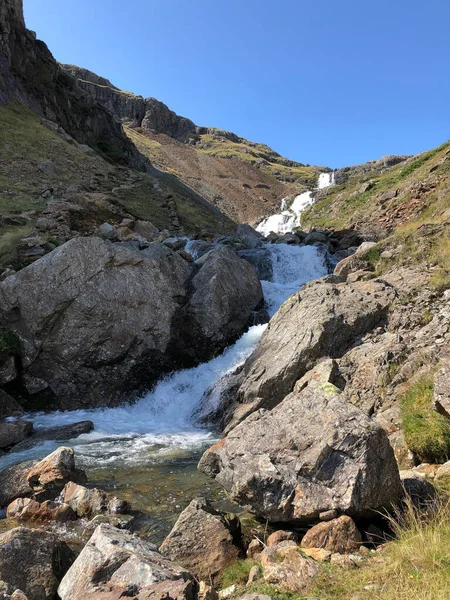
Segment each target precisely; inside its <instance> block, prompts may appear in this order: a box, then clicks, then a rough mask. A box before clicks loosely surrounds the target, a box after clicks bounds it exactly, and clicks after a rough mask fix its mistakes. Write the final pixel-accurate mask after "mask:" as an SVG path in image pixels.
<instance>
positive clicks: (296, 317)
mask: <svg viewBox="0 0 450 600" xmlns="http://www.w3.org/2000/svg"><path fill="white" fill-rule="evenodd" d="M333 281H334V280H333V278H332V277H328V278H324V279H321V280H318V281H316V282H313V283H310V284H307V285H305V286H304V287H303V288H302V289H301V290H300V291H299V292H298V293H296V294H294V295H293V296H291V297H290V298H289V299H288V300H287V301H286V302H285V303H284V304H283V305H282V306H281V308H280V309H279V311H278V312H277V313H276V315H275V316H274V317H273V318H272V320H271V322H270V324H269V327H268V328H267V330H266V331H265V332H264V334H263V336H262V338H261V341H260V343H259V345H258V347H257V349H256V351H255V352H254V353H253V354H252V355H251V356H250V358H249V359H248V360H247V361H246V363H245V366H244V370H243V374H242V378H243V382H242V384H241V386H240V388H239V391H238V394H237V399H238V402H239V403H240V404H241V405H242V406H239V404H238V405H237V411H236V413H235V417H234V423H237V422H239V421H240V420H242V419H243V418H245V416H246V415H248V414H249V413H251V412H252V411H254V410H256V409H258V408H261V407H263V408H269V409H270V408H273V407H274V406H276V405H277V404H278V403H279V402H280V401H281V400H282V399H283V398H284V397H285V396H286V395H287V394H289V393H290V392H291V391H292V389H293V387H294V383H295V382H296V381H297V379H299V378H300V377H302V376H303V375H304V374H305V373H306V372H307V371H308V370H310V369H311V368H312V367H313V366H314V364H315V363H316V362H317V361H318V360H319V359H320V358H322V357H325V356H330V357H338V356H342V354H343V353H344V352H345V350H346V349H347V348H348V347H349V345H350V344H352V343H353V342H355V341H356V340H357V339H358V338H359V337H360V336H361V335H362V334H364V333H366V332H367V331H370V330H371V329H372V328H373V327H374V326H375V325H377V324H378V323H382V322H383V321H384V320H385V319H386V316H387V312H388V308H389V305H390V304H391V302H392V301H393V300H394V298H395V295H396V294H395V291H394V288H392V287H390V286H389V285H387V284H386V283H384V282H383V281H378V280H374V281H367V282H358V283H354V284H346V283H337V284H336V283H334V282H333ZM234 423H233V422H232V424H234Z"/></svg>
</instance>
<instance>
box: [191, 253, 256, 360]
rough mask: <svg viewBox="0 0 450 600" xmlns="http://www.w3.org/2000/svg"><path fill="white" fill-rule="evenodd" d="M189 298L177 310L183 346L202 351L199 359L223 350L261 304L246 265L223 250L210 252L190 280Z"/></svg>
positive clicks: (252, 270) (254, 280)
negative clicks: (182, 328)
mask: <svg viewBox="0 0 450 600" xmlns="http://www.w3.org/2000/svg"><path fill="white" fill-rule="evenodd" d="M191 287H192V294H191V295H190V298H189V301H188V302H187V304H186V305H185V306H183V308H182V309H181V310H180V314H179V322H180V323H183V324H185V323H189V327H185V331H184V336H183V346H184V347H185V348H186V352H189V348H193V349H195V348H199V347H200V348H202V350H203V352H202V354H203V357H204V358H206V357H207V356H211V355H212V353H213V352H217V350H219V349H222V348H224V347H225V345H226V344H227V343H229V342H230V341H231V340H232V339H234V338H235V337H236V336H237V335H238V334H239V333H240V332H242V330H243V329H244V328H245V326H246V325H247V323H248V320H249V318H250V316H251V314H252V312H253V310H254V309H255V308H256V307H257V306H258V305H259V304H260V303H261V302H262V300H263V293H262V288H261V283H260V281H259V279H258V276H257V275H256V273H255V271H254V269H253V268H252V266H251V265H249V264H248V262H247V261H245V260H242V259H240V258H239V257H238V256H237V255H236V254H235V252H233V251H232V250H230V249H229V248H227V247H219V248H216V249H214V250H212V251H211V252H210V253H209V255H208V257H207V260H206V261H205V263H204V264H203V266H202V267H201V269H200V270H199V271H198V273H197V274H196V275H195V276H194V277H193V279H192V280H191Z"/></svg>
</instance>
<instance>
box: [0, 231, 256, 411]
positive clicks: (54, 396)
mask: <svg viewBox="0 0 450 600" xmlns="http://www.w3.org/2000/svg"><path fill="white" fill-rule="evenodd" d="M156 245H158V244H156ZM159 245H161V244H159ZM149 249H150V250H152V249H153V245H152V244H150V246H149V247H148V248H147V249H146V250H145V251H142V252H140V251H134V250H131V249H129V248H127V247H125V246H123V245H120V244H113V243H111V242H109V241H105V240H102V239H100V238H98V237H86V238H75V239H72V240H70V241H69V242H67V243H66V244H64V245H62V246H60V247H58V248H57V249H55V250H54V251H53V252H51V253H50V254H48V255H46V256H44V257H43V258H41V259H40V260H39V261H36V262H35V263H33V264H31V265H29V266H28V267H26V268H25V269H22V270H21V271H20V272H18V273H17V274H15V275H12V276H10V277H8V278H7V279H6V280H5V281H4V282H3V283H2V285H1V289H0V324H1V326H2V327H3V328H4V329H5V330H6V331H8V332H10V333H12V334H14V336H16V338H18V340H19V341H20V346H21V352H20V369H19V371H20V374H19V375H18V380H17V381H16V387H19V388H20V390H21V393H22V394H25V396H26V397H28V398H30V399H32V400H33V401H36V400H39V399H40V398H41V399H42V400H43V401H45V402H46V403H48V404H53V405H54V406H55V405H56V406H58V407H60V408H63V409H69V408H70V409H73V408H78V407H82V406H85V407H93V406H99V405H114V404H117V403H119V402H120V401H124V400H127V399H130V397H132V396H133V394H136V393H137V392H139V391H142V390H144V389H145V388H147V389H148V387H149V386H150V385H152V384H153V383H154V382H155V381H156V380H157V379H158V378H159V377H161V375H162V374H164V373H165V372H168V371H169V370H174V369H177V368H181V367H183V366H192V365H194V364H196V363H198V362H199V361H202V360H206V359H208V358H210V357H211V356H213V355H214V354H215V353H217V352H218V351H220V350H222V349H223V348H224V347H225V346H226V345H227V344H229V343H230V342H232V341H234V339H235V338H236V337H237V336H238V335H239V334H240V333H241V332H242V331H243V330H244V329H245V327H246V326H247V324H248V322H249V319H250V316H251V314H252V311H253V310H254V309H255V308H257V307H258V305H260V304H261V302H262V290H261V284H260V282H259V280H258V277H257V275H256V273H255V271H254V269H253V268H252V266H251V265H250V264H249V263H248V262H247V261H245V260H243V259H240V258H239V257H238V256H237V255H236V253H235V252H233V251H232V250H231V249H229V248H226V247H220V248H217V249H213V250H212V251H211V252H209V253H208V255H207V256H204V257H202V261H201V263H200V264H194V263H193V262H192V259H191V261H188V260H185V259H184V258H183V257H182V256H180V255H179V254H177V253H176V252H174V251H173V250H171V249H170V248H168V247H166V246H163V249H164V250H165V252H164V254H158V253H157V252H150V253H149V252H148V250H149ZM189 258H190V257H189Z"/></svg>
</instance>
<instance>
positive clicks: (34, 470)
mask: <svg viewBox="0 0 450 600" xmlns="http://www.w3.org/2000/svg"><path fill="white" fill-rule="evenodd" d="M26 479H27V482H28V484H29V486H30V487H31V489H32V494H33V497H34V499H35V500H39V501H43V500H53V499H55V498H56V497H57V496H58V495H59V494H60V493H61V492H62V490H63V489H64V486H65V485H66V483H68V482H69V481H74V482H78V483H86V473H85V472H84V471H82V470H80V469H77V468H76V466H75V455H74V451H73V449H72V448H65V447H64V446H61V447H59V448H57V449H56V450H55V451H54V452H52V453H51V454H49V455H48V456H46V457H45V458H43V459H42V460H41V461H39V462H38V463H37V464H35V465H34V466H33V467H31V469H30V470H29V471H28V472H27V473H26Z"/></svg>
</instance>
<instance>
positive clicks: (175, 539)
mask: <svg viewBox="0 0 450 600" xmlns="http://www.w3.org/2000/svg"><path fill="white" fill-rule="evenodd" d="M242 550H243V542H242V537H241V526H240V522H239V519H238V518H237V517H236V516H235V515H232V516H231V518H230V517H227V516H226V515H225V514H224V513H220V512H218V511H216V510H215V509H214V508H213V507H212V506H211V505H210V504H209V502H208V501H207V500H206V499H205V498H197V499H194V500H192V502H191V503H190V504H189V505H188V506H187V508H185V509H184V511H183V512H182V513H181V515H180V516H179V517H178V520H177V522H176V523H175V525H174V527H173V529H172V531H171V532H170V533H169V535H168V536H167V537H166V539H165V540H164V541H163V543H162V544H161V547H160V551H161V552H162V553H163V554H164V555H166V556H168V557H169V558H170V559H171V560H172V561H173V562H175V563H177V564H181V565H182V566H183V567H185V568H186V569H188V570H189V571H191V572H192V573H193V574H194V575H195V576H196V577H197V579H204V580H207V581H210V580H211V579H215V578H216V577H217V575H219V573H220V572H222V571H223V570H224V569H225V568H226V567H228V566H229V565H230V564H232V563H234V562H235V561H236V560H237V558H238V557H239V556H240V554H241V553H242Z"/></svg>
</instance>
